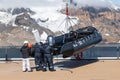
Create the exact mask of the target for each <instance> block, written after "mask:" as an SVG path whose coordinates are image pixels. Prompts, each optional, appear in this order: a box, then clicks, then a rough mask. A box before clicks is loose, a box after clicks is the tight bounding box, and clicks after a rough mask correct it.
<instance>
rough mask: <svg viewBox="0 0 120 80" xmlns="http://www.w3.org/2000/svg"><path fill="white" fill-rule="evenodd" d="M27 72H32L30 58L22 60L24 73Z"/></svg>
mask: <svg viewBox="0 0 120 80" xmlns="http://www.w3.org/2000/svg"><path fill="white" fill-rule="evenodd" d="M26 70H28V71H31V68H30V59H29V58H23V59H22V71H26Z"/></svg>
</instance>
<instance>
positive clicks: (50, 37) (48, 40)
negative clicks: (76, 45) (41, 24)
mask: <svg viewBox="0 0 120 80" xmlns="http://www.w3.org/2000/svg"><path fill="white" fill-rule="evenodd" d="M47 42H48V44H49V45H50V46H54V44H55V38H54V37H53V36H52V35H49V36H48V37H47Z"/></svg>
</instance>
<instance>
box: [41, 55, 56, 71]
mask: <svg viewBox="0 0 120 80" xmlns="http://www.w3.org/2000/svg"><path fill="white" fill-rule="evenodd" d="M47 66H48V67H49V70H50V69H54V66H53V56H52V54H44V64H43V68H45V69H46V67H47Z"/></svg>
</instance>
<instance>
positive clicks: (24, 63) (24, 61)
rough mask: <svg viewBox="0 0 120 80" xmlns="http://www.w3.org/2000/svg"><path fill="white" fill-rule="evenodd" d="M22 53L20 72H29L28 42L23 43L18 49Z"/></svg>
mask: <svg viewBox="0 0 120 80" xmlns="http://www.w3.org/2000/svg"><path fill="white" fill-rule="evenodd" d="M20 51H21V53H22V57H23V59H22V71H23V72H26V71H28V72H31V71H32V70H31V68H30V60H29V47H28V41H24V45H23V46H22V47H21V49H20Z"/></svg>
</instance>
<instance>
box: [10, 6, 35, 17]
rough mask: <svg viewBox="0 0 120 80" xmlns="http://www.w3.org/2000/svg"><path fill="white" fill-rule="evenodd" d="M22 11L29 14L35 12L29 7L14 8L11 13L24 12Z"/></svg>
mask: <svg viewBox="0 0 120 80" xmlns="http://www.w3.org/2000/svg"><path fill="white" fill-rule="evenodd" d="M24 12H29V13H30V14H35V12H34V11H32V10H31V9H30V8H23V7H22V8H14V9H13V11H12V15H15V14H20V13H24Z"/></svg>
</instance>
